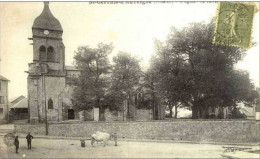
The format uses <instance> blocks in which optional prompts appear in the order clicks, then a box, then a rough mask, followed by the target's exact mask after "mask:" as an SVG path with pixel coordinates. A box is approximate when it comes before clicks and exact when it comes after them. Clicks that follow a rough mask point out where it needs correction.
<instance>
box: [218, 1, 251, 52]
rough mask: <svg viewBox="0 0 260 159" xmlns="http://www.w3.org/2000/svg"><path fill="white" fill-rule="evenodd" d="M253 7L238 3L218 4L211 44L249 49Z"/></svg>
mask: <svg viewBox="0 0 260 159" xmlns="http://www.w3.org/2000/svg"><path fill="white" fill-rule="evenodd" d="M254 7H255V6H254V5H251V4H244V3H238V2H220V3H219V8H218V13H217V19H216V26H215V33H214V39H213V43H214V44H221V45H227V46H238V47H243V48H249V47H250V45H251V32H252V25H253V17H254V9H255V8H254Z"/></svg>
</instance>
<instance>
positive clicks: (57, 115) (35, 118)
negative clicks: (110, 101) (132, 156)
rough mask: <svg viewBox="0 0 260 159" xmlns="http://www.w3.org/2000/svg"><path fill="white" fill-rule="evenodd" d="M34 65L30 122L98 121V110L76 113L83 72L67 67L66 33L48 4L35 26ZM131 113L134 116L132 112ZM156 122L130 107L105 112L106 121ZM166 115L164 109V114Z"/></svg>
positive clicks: (31, 67)
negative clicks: (75, 98) (76, 89)
mask: <svg viewBox="0 0 260 159" xmlns="http://www.w3.org/2000/svg"><path fill="white" fill-rule="evenodd" d="M32 34H33V35H32V38H29V40H32V41H33V43H32V45H33V62H32V63H29V70H28V78H27V86H28V108H29V111H28V112H29V122H30V123H40V122H44V121H45V119H47V120H48V121H57V122H61V121H66V120H75V119H76V120H95V118H97V116H98V115H97V112H98V110H96V109H98V108H93V110H91V111H81V112H76V111H75V110H74V109H73V105H72V102H71V99H72V93H73V89H74V87H75V86H74V82H75V79H76V78H77V77H78V76H79V74H80V72H79V70H77V69H76V68H75V67H74V66H66V65H65V46H64V44H63V41H62V34H63V29H62V26H61V23H60V22H59V20H58V19H56V18H55V17H54V16H53V15H52V13H51V11H50V8H49V2H44V9H43V11H42V13H41V14H40V15H39V16H38V17H37V18H36V19H35V20H34V23H33V26H32ZM130 111H131V112H130ZM125 112H128V117H129V119H130V118H131V119H133V118H134V119H135V120H138V119H140V118H141V119H143V118H145V119H146V120H150V119H152V113H153V112H152V110H137V109H136V108H135V107H134V106H131V107H130V106H128V107H127V108H126V109H125V110H122V111H119V112H111V111H109V110H106V111H105V117H106V120H113V121H114V120H127V119H126V118H127V115H124V113H125ZM129 114H132V115H129ZM161 114H163V115H164V109H163V110H162V111H161Z"/></svg>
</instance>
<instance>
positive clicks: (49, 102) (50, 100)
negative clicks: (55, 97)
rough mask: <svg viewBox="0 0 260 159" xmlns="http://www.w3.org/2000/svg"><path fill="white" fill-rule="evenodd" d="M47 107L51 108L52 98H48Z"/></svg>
mask: <svg viewBox="0 0 260 159" xmlns="http://www.w3.org/2000/svg"><path fill="white" fill-rule="evenodd" d="M48 109H53V101H52V99H49V100H48Z"/></svg>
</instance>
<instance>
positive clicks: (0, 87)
mask: <svg viewBox="0 0 260 159" xmlns="http://www.w3.org/2000/svg"><path fill="white" fill-rule="evenodd" d="M1 85H2V83H1V82H0V90H1V89H2V86H1Z"/></svg>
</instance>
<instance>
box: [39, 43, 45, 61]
mask: <svg viewBox="0 0 260 159" xmlns="http://www.w3.org/2000/svg"><path fill="white" fill-rule="evenodd" d="M39 52H40V60H46V48H45V46H41V47H40V50H39Z"/></svg>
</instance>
